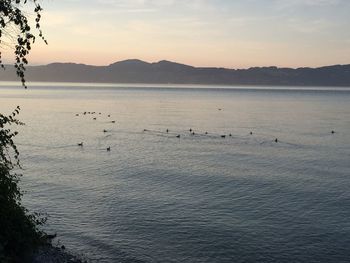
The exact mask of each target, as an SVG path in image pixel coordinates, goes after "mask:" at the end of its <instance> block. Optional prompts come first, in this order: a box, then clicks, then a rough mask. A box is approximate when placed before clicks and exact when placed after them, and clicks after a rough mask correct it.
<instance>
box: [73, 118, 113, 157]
mask: <svg viewBox="0 0 350 263" xmlns="http://www.w3.org/2000/svg"><path fill="white" fill-rule="evenodd" d="M80 115H102V113H101V112H98V113H97V112H95V111H84V112H83V113H77V114H75V116H76V117H79V116H80ZM107 117H108V118H110V117H111V115H110V114H108V115H107ZM92 119H93V120H94V121H96V120H97V117H93V118H92ZM110 123H115V121H114V120H112V121H110ZM106 132H108V131H107V130H106V129H104V130H103V133H106ZM78 146H80V147H83V146H84V142H79V143H78ZM106 151H107V152H110V151H111V146H108V147H107V148H106Z"/></svg>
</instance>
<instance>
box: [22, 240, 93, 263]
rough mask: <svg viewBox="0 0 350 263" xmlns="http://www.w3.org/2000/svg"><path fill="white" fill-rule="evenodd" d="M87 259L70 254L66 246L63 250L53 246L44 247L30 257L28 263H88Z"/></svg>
mask: <svg viewBox="0 0 350 263" xmlns="http://www.w3.org/2000/svg"><path fill="white" fill-rule="evenodd" d="M87 262H88V261H87V260H86V259H84V260H83V259H80V258H79V257H78V256H75V255H73V254H71V253H69V252H68V251H67V250H66V249H65V248H64V246H62V247H61V248H59V247H56V246H53V245H51V244H47V245H43V246H41V247H40V248H38V250H37V251H36V252H35V253H34V254H33V255H32V256H31V257H30V260H29V261H28V263H87Z"/></svg>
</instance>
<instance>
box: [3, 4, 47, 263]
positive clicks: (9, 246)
mask: <svg viewBox="0 0 350 263" xmlns="http://www.w3.org/2000/svg"><path fill="white" fill-rule="evenodd" d="M30 6H31V7H32V8H33V12H34V14H35V18H33V22H34V24H35V28H36V29H37V30H38V35H39V37H40V38H41V39H42V40H44V42H45V43H47V42H46V40H45V38H44V37H43V35H42V32H41V29H40V20H41V11H42V8H41V6H40V5H39V3H38V1H37V0H29V1H27V0H0V48H3V47H4V46H6V45H9V46H11V48H13V49H14V55H15V63H14V67H15V69H16V73H17V75H18V77H19V78H20V80H21V82H22V85H23V86H24V87H25V88H26V84H25V69H26V68H25V67H26V65H27V64H28V60H27V56H28V54H29V52H30V50H31V48H32V45H33V44H34V42H35V35H34V33H33V32H32V29H31V27H30V20H29V18H28V17H30V15H28V13H27V11H26V10H27V8H28V7H30ZM4 39H7V40H9V41H10V43H6V41H5V40H4ZM0 66H1V67H2V68H5V66H4V64H3V62H2V60H1V50H0ZM19 111H20V108H19V107H17V108H16V109H15V110H14V111H13V112H12V113H11V114H10V115H8V116H7V115H3V114H0V262H1V263H4V262H6V263H12V262H16V263H17V262H23V256H25V255H26V253H27V252H28V253H30V252H31V251H32V250H33V249H34V248H35V247H36V246H37V245H39V244H41V243H42V242H43V240H45V233H43V232H42V231H41V230H40V229H39V227H40V225H42V224H43V223H44V221H45V219H42V218H41V217H40V216H39V215H38V214H30V213H29V212H28V210H27V209H26V208H25V207H24V206H23V205H22V204H21V197H22V192H21V189H20V187H19V184H18V183H19V179H20V176H21V175H20V174H18V173H16V171H18V170H20V169H19V168H21V167H20V163H19V152H18V149H17V147H16V145H15V143H14V140H13V139H14V137H15V136H16V135H17V134H18V133H17V131H13V126H15V125H23V123H22V122H20V121H19V120H18V119H17V118H16V117H17V115H18V114H19Z"/></svg>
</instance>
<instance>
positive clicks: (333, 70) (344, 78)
mask: <svg viewBox="0 0 350 263" xmlns="http://www.w3.org/2000/svg"><path fill="white" fill-rule="evenodd" d="M26 79H27V80H28V81H52V82H95V83H150V84H165V83H171V84H223V85H280V86H343V87H344V86H347V87H350V65H334V66H326V67H320V68H297V69H293V68H277V67H254V68H249V69H226V68H201V67H192V66H188V65H183V64H179V63H174V62H170V61H166V60H163V61H159V62H156V63H148V62H144V61H141V60H136V59H131V60H124V61H120V62H116V63H114V64H111V65H109V66H91V65H84V64H74V63H53V64H49V65H45V66H30V67H28V68H27V72H26ZM0 80H1V81H12V80H13V81H18V79H17V77H16V75H15V72H14V69H13V67H12V66H11V65H8V66H7V67H6V70H5V71H3V70H0Z"/></svg>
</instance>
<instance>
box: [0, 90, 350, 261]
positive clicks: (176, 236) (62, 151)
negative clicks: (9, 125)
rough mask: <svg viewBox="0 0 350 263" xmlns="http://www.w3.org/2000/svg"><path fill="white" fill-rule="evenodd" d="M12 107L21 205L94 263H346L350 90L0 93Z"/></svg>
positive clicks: (349, 256)
mask: <svg viewBox="0 0 350 263" xmlns="http://www.w3.org/2000/svg"><path fill="white" fill-rule="evenodd" d="M17 105H20V106H21V107H22V112H21V116H20V117H21V120H23V121H24V122H25V123H26V126H25V127H21V128H20V132H21V133H20V135H19V136H18V138H17V143H18V145H19V148H20V151H21V155H22V157H21V158H22V165H23V167H24V171H23V173H24V177H23V180H22V185H23V186H22V187H23V189H24V190H26V191H27V193H26V194H25V204H26V205H27V206H28V207H30V208H31V209H32V210H35V211H41V212H46V213H48V215H49V221H48V226H47V228H48V229H49V230H50V231H52V232H57V233H58V236H59V239H60V242H61V243H63V244H65V246H66V247H67V248H69V249H70V250H71V251H74V252H76V253H83V254H84V255H86V256H87V257H88V258H90V259H91V261H92V262H220V263H221V262H349V261H350V247H349V246H350V220H349V218H350V191H349V189H350V161H349V157H350V132H349V131H350V89H349V90H348V91H347V90H333V91H331V90H327V89H317V88H313V89H311V90H298V89H279V88H274V89H269V88H260V89H254V88H252V89H250V88H248V87H245V88H234V89H230V88H227V87H225V88H220V89H214V88H209V87H205V88H200V87H176V86H172V87H171V88H162V87H159V86H157V87H146V86H141V87H135V86H133V87H129V88H127V87H126V86H125V87H124V86H122V85H120V86H118V87H117V88H113V87H111V86H108V87H103V86H98V87H94V86H91V85H90V86H88V87H83V86H82V85H80V86H79V85H75V86H74V87H69V85H66V86H61V87H60V86H59V85H57V84H51V87H49V88H47V87H46V86H45V85H40V86H36V85H35V86H32V87H30V89H29V90H26V91H25V90H23V89H21V88H16V87H9V86H8V84H3V86H2V87H1V88H0V111H1V112H3V113H4V112H5V113H9V112H10V111H11V110H12V109H13V108H14V107H15V106H17ZM219 109H221V110H219ZM84 111H91V112H92V111H95V112H97V113H98V112H101V115H99V114H97V115H94V116H93V115H88V114H87V115H82V114H81V113H82V112H84ZM76 113H80V116H75V115H76ZM108 114H110V115H111V117H108V116H107V115H108ZM93 117H96V118H97V120H93ZM112 120H114V121H116V123H111V121H112ZM190 128H192V129H193V130H194V131H195V133H196V134H195V135H190V132H189V131H188V130H189V129H190ZM104 129H106V130H107V132H106V133H104V132H103V130H104ZM144 129H147V130H148V131H146V132H144V131H143V130H144ZM166 129H169V133H166ZM332 130H335V134H331V131H332ZM206 131H207V132H208V135H205V132H206ZM251 131H252V132H253V134H252V135H251V134H250V132H251ZM230 133H231V134H232V137H229V136H228V135H229V134H230ZM178 134H179V135H180V136H181V138H176V135H178ZM224 134H226V135H227V137H226V138H221V135H224ZM275 138H278V140H279V142H278V143H275V142H274V140H275ZM79 142H84V147H79V146H77V143H79ZM109 146H110V147H111V151H110V152H107V151H106V148H107V147H109Z"/></svg>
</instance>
